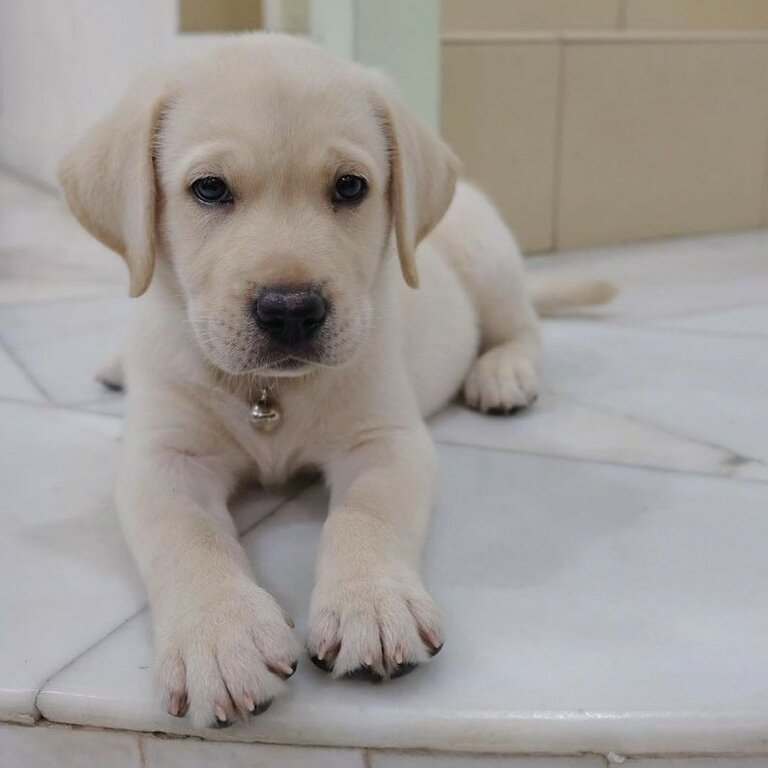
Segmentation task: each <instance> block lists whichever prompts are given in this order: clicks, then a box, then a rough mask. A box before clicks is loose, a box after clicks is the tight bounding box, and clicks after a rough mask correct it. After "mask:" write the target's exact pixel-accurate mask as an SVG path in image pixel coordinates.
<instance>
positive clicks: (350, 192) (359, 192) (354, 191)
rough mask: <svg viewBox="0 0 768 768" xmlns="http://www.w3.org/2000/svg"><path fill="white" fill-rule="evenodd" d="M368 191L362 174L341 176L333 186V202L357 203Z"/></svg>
mask: <svg viewBox="0 0 768 768" xmlns="http://www.w3.org/2000/svg"><path fill="white" fill-rule="evenodd" d="M367 192H368V182H367V181H366V180H365V179H364V178H363V177H362V176H352V175H351V174H350V175H348V176H341V177H339V179H337V181H336V186H335V187H334V188H333V201H334V202H335V203H359V202H360V201H361V200H362V199H363V198H364V197H365V195H366V193H367Z"/></svg>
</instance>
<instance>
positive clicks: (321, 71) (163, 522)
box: [60, 35, 606, 726]
mask: <svg viewBox="0 0 768 768" xmlns="http://www.w3.org/2000/svg"><path fill="white" fill-rule="evenodd" d="M60 178H61V183H62V186H63V188H64V191H65V193H66V196H67V200H68V202H69V205H70V207H71V208H72V210H73V211H74V213H75V215H76V216H77V218H78V219H79V221H80V222H81V224H82V225H83V226H84V227H85V228H86V229H87V230H88V231H89V232H90V233H91V234H93V235H94V236H95V237H97V238H98V239H99V240H101V241H102V242H103V243H105V244H106V245H107V246H109V247H110V248H111V249H113V250H114V251H116V252H117V253H119V254H120V255H121V256H122V257H123V258H124V259H125V261H126V264H127V266H128V270H129V273H130V293H131V296H142V295H144V298H143V299H142V301H141V303H140V307H139V309H140V311H139V317H138V321H137V323H136V325H135V327H134V329H133V331H132V334H131V339H130V342H129V345H128V348H127V351H126V354H125V358H124V364H125V372H126V377H127V383H128V393H129V394H128V407H127V408H128V410H127V418H126V425H125V440H124V456H123V461H122V468H121V472H120V477H119V481H118V487H117V492H116V500H117V508H118V512H119V515H120V519H121V522H122V525H123V528H124V530H125V535H126V538H127V540H128V543H129V546H130V548H131V550H132V552H133V555H134V557H135V559H136V562H137V564H138V567H139V569H140V571H141V574H142V576H143V579H144V582H145V584H146V588H147V592H148V595H149V601H150V605H151V610H152V617H153V628H154V640H155V649H156V659H157V664H156V666H157V677H158V680H159V685H160V688H161V691H162V694H163V696H164V699H165V702H166V706H167V709H168V712H170V714H172V715H176V716H183V715H184V714H185V713H186V712H187V711H189V713H190V714H191V716H192V718H193V720H194V722H195V724H197V725H204V724H211V725H218V726H224V725H227V724H230V723H232V722H233V721H234V720H235V719H236V718H238V717H242V718H245V717H247V716H248V715H253V714H258V713H260V712H263V711H264V710H265V709H266V708H267V707H268V706H269V705H270V703H271V702H272V700H273V698H274V696H275V695H277V694H278V693H279V692H280V691H281V689H282V688H284V682H283V681H284V680H285V679H287V678H289V677H290V676H291V675H292V674H293V672H294V670H295V669H296V664H297V659H298V656H299V645H298V643H297V641H296V638H295V637H294V634H293V632H292V623H291V621H290V619H288V618H287V617H286V615H285V614H284V613H283V611H282V610H281V608H280V607H279V606H278V605H277V603H276V602H275V600H274V599H273V598H272V597H271V596H270V595H269V594H268V593H267V592H265V591H264V590H263V589H261V588H260V587H259V586H258V585H257V584H256V583H255V581H254V579H253V576H252V573H251V570H250V567H249V564H248V561H247V558H246V556H245V554H244V552H243V550H242V548H241V547H240V544H239V543H238V540H237V535H236V532H235V528H234V526H233V523H232V520H231V518H230V515H229V512H228V510H227V502H228V499H229V497H230V496H231V494H232V492H233V491H234V490H235V488H236V487H237V486H238V485H239V484H240V483H241V482H242V481H247V480H256V481H258V482H260V483H262V484H273V483H281V482H283V481H284V480H285V479H287V478H288V477H290V476H291V475H293V474H294V473H296V472H298V471H300V470H303V469H305V468H316V469H319V470H321V471H322V472H323V473H324V475H325V477H326V480H327V482H328V485H329V486H330V489H331V499H330V509H329V512H328V518H327V521H326V523H325V525H324V528H323V533H322V539H321V543H320V550H319V557H318V561H317V577H316V585H315V588H314V591H313V594H312V603H311V611H310V617H309V624H308V632H307V640H306V642H307V646H308V650H309V654H310V656H311V658H312V660H313V661H314V662H315V663H316V664H317V665H318V666H320V667H322V668H323V669H324V670H327V671H328V672H329V673H331V674H332V675H333V676H335V677H344V676H349V675H353V676H360V675H367V676H369V677H371V678H374V679H380V678H392V677H397V676H400V675H402V674H405V673H406V672H408V671H410V670H411V669H413V668H414V667H415V666H416V665H418V664H422V663H424V662H426V661H428V660H429V659H430V657H432V656H434V655H435V654H436V653H437V652H438V651H439V650H440V648H441V647H442V644H443V631H442V628H441V625H440V617H439V613H438V609H437V607H436V606H435V604H434V602H433V601H432V599H431V597H430V596H429V594H428V593H427V591H426V590H425V588H424V585H423V583H422V580H421V576H420V567H419V561H420V553H421V549H422V544H423V541H424V537H425V532H426V528H427V523H428V519H429V513H430V507H431V505H432V501H433V495H434V491H435V480H436V462H435V452H434V449H433V446H432V441H431V440H430V437H429V435H428V433H427V430H426V428H425V426H424V421H423V417H424V416H426V415H429V414H430V413H433V412H434V411H435V410H437V409H439V408H440V407H441V406H443V405H444V404H445V403H447V402H448V401H449V400H451V399H452V398H453V397H454V396H455V395H456V393H457V392H459V391H460V390H461V389H462V388H463V392H464V397H465V399H466V402H467V403H468V404H469V405H470V406H472V407H475V408H479V409H480V410H482V411H486V412H500V413H511V412H513V411H515V410H516V409H518V408H523V407H525V406H527V405H529V404H530V403H532V402H533V400H534V399H535V398H536V393H537V378H536V358H537V353H538V345H539V342H538V332H537V317H536V313H535V311H534V308H533V306H532V302H531V300H530V298H529V297H528V296H527V295H526V292H525V288H524V282H523V276H522V263H521V258H520V254H519V252H518V249H517V247H516V245H515V242H514V240H513V238H512V236H511V234H510V233H509V231H508V230H507V228H506V227H505V225H504V224H503V223H502V221H501V219H500V217H499V216H498V214H497V213H496V211H495V210H494V209H493V207H492V206H491V205H490V203H489V202H488V201H487V200H486V199H485V198H484V197H483V196H482V195H481V193H480V192H478V191H477V190H476V189H474V188H473V187H471V186H468V185H467V184H464V183H460V184H459V185H458V187H457V184H456V182H457V161H456V158H455V157H454V155H453V154H452V153H451V151H450V150H449V149H448V147H447V146H446V145H445V144H444V143H443V142H442V141H441V140H440V139H439V138H438V137H437V136H436V135H435V134H434V133H433V132H432V131H430V130H429V129H428V128H426V127H425V126H424V125H423V124H421V123H420V122H419V121H418V120H417V119H416V118H415V117H414V116H413V115H412V114H411V113H410V112H409V110H408V109H407V108H406V106H405V105H404V104H403V102H402V100H401V98H400V96H399V95H398V93H397V92H396V90H395V89H394V88H393V87H392V85H391V84H390V83H389V82H388V81H387V80H386V79H385V78H383V77H382V76H380V75H378V74H376V73H374V72H371V71H368V70H366V69H364V68H362V67H360V66H356V65H353V64H350V63H347V62H344V61H342V60H340V59H337V58H335V57H334V56H332V55H330V54H329V53H327V52H325V51H323V50H321V49H319V48H317V47H315V46H313V45H311V44H308V43H306V42H303V41H300V40H298V39H296V38H290V37H283V36H278V35H251V36H247V37H242V38H239V39H236V40H235V41H234V42H231V43H229V44H227V45H226V47H224V48H222V49H221V50H220V51H219V52H218V53H216V54H215V55H213V56H210V57H207V58H205V59H204V60H202V61H199V62H197V63H192V64H188V65H186V66H184V67H180V68H178V69H176V70H172V71H167V72H162V73H159V72H153V73H151V74H149V75H148V76H146V77H144V78H143V79H142V80H141V81H140V82H138V83H137V84H136V85H135V86H134V88H133V89H132V90H131V91H130V93H128V95H127V96H126V97H125V98H124V100H123V101H122V102H121V103H120V104H119V105H118V106H117V108H116V109H115V110H114V112H113V113H112V114H111V115H109V116H108V117H107V118H106V119H105V120H104V121H103V122H101V123H100V124H99V125H97V126H96V127H95V128H94V129H93V130H92V131H91V132H90V133H89V134H88V135H87V136H86V137H85V139H83V140H82V141H81V143H80V144H79V145H78V146H77V147H76V148H75V149H74V150H73V151H72V152H71V153H70V154H69V155H68V156H67V157H66V159H65V160H64V162H63V164H62V167H61V173H60ZM417 247H418V260H417V257H416V254H417ZM417 261H418V267H417ZM399 273H401V274H402V278H401V277H400V274H399ZM419 283H421V284H422V286H423V287H422V288H421V290H419V291H414V290H412V289H413V288H415V287H417V285H419ZM579 291H581V293H579ZM584 291H585V289H584V287H583V286H581V287H580V288H579V287H577V289H576V290H575V291H571V293H570V294H569V292H568V290H565V291H564V290H563V289H562V288H561V290H560V294H561V298H562V294H563V293H565V294H568V295H573V296H575V297H576V298H577V299H582V300H586V301H596V300H600V299H601V298H606V297H605V296H603V295H602V293H603V291H602V289H601V287H600V286H597V287H595V286H593V288H592V289H589V288H588V289H587V290H586V295H585V292H584ZM566 300H567V296H566Z"/></svg>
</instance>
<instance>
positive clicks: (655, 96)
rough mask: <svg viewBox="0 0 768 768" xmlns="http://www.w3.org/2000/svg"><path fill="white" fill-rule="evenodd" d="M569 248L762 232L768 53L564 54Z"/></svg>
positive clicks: (640, 46)
mask: <svg viewBox="0 0 768 768" xmlns="http://www.w3.org/2000/svg"><path fill="white" fill-rule="evenodd" d="M564 55H565V81H564V105H563V128H562V131H563V138H562V150H561V151H562V155H561V168H560V183H559V193H558V197H559V205H558V210H557V213H556V216H557V220H558V223H557V244H558V247H561V248H570V247H578V246H583V245H592V244H600V243H613V242H620V241H626V240H633V239H639V238H644V237H655V236H664V235H676V234H689V233H697V232H715V231H718V230H729V229H739V228H746V227H754V226H759V225H760V224H761V223H762V209H763V199H764V185H765V174H766V136H767V135H768V109H767V108H766V102H768V45H766V44H761V43H726V42H716V43H696V42H677V43H675V42H664V43H641V42H629V43H623V44H613V43H594V44H590V43H570V44H567V45H566V46H565V53H564Z"/></svg>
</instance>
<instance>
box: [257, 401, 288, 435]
mask: <svg viewBox="0 0 768 768" xmlns="http://www.w3.org/2000/svg"><path fill="white" fill-rule="evenodd" d="M281 416H282V414H281V413H280V411H279V409H278V408H277V406H276V405H275V403H273V402H272V398H270V396H269V393H268V392H262V393H261V396H260V397H259V399H258V400H257V401H256V402H255V403H254V404H253V405H252V406H251V422H252V423H253V426H254V427H256V429H260V430H261V431H262V432H271V431H272V430H273V429H276V428H277V427H278V425H279V424H280V418H281Z"/></svg>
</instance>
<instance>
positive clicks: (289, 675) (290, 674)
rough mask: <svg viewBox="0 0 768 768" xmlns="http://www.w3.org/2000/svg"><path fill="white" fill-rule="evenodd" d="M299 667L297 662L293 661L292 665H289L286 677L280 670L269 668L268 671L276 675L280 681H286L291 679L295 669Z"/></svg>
mask: <svg viewBox="0 0 768 768" xmlns="http://www.w3.org/2000/svg"><path fill="white" fill-rule="evenodd" d="M298 666H299V662H298V661H294V662H293V664H291V671H290V672H289V673H288V674H287V675H286V674H285V672H283V670H282V669H275V668H274V667H269V671H270V672H271V673H272V674H273V675H277V676H278V677H279V678H280V679H281V680H288V679H289V678H291V677H293V676H294V674H295V673H296V668H297V667H298Z"/></svg>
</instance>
